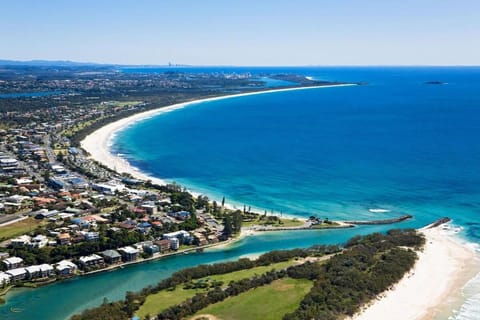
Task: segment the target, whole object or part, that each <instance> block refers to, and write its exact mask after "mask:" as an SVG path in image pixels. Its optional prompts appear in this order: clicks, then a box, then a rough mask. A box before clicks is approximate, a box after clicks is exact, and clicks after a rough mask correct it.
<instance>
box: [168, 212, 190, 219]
mask: <svg viewBox="0 0 480 320" xmlns="http://www.w3.org/2000/svg"><path fill="white" fill-rule="evenodd" d="M168 215H169V216H170V217H174V218H175V219H178V220H187V219H188V218H190V215H191V214H190V212H188V211H178V212H169V213H168Z"/></svg>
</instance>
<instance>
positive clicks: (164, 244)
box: [155, 239, 170, 252]
mask: <svg viewBox="0 0 480 320" xmlns="http://www.w3.org/2000/svg"><path fill="white" fill-rule="evenodd" d="M155 244H156V245H157V246H158V248H159V249H160V252H166V251H168V250H170V240H168V239H162V240H157V241H155Z"/></svg>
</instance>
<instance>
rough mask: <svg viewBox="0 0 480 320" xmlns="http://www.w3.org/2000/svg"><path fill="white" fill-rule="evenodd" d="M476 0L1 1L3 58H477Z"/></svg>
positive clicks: (223, 61) (225, 61) (267, 61)
mask: <svg viewBox="0 0 480 320" xmlns="http://www.w3.org/2000/svg"><path fill="white" fill-rule="evenodd" d="M479 39H480V1H478V0H456V1H455V0H435V1H433V0H402V1H388V0H383V1H380V0H378V1H377V0H363V1H362V0H327V1H325V0H316V1H309V0H296V1H292V0H289V1H283V0H275V1H271V0H262V1H261V0H256V1H250V0H243V1H224V0H223V1H213V0H183V1H180V0H158V1H155V0H131V1H127V0H116V1H113V0H95V1H91V0H62V1H60V0H44V1H40V0H30V1H27V0H2V1H1V3H0V43H1V45H0V59H15V60H30V59H48V60H53V59H55V60H57V59H59V60H75V61H91V62H106V63H121V64H167V63H168V62H172V63H178V64H193V65H480V41H479Z"/></svg>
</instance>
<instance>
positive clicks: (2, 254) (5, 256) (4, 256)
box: [0, 252, 10, 261]
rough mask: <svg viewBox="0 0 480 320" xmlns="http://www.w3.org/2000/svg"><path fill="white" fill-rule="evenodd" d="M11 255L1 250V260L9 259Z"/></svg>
mask: <svg viewBox="0 0 480 320" xmlns="http://www.w3.org/2000/svg"><path fill="white" fill-rule="evenodd" d="M9 256H10V255H9V254H8V252H0V261H2V260H5V259H7V258H8V257H9Z"/></svg>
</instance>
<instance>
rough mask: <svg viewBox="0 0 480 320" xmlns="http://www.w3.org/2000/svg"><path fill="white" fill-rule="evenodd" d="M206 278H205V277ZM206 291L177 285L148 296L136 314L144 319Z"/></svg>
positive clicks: (250, 272) (236, 276)
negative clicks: (174, 287) (171, 289)
mask: <svg viewBox="0 0 480 320" xmlns="http://www.w3.org/2000/svg"><path fill="white" fill-rule="evenodd" d="M295 263H296V261H295V260H292V261H286V262H279V263H274V264H271V265H269V266H264V267H256V268H252V269H247V270H240V271H235V272H232V273H227V274H221V275H215V276H211V277H209V279H210V280H216V281H223V282H224V284H225V285H227V284H228V283H229V282H230V281H236V280H241V279H245V278H251V277H253V276H254V275H255V274H263V273H265V272H267V271H270V270H272V269H276V270H280V269H284V268H287V267H289V266H291V265H294V264H295ZM204 280H205V279H204ZM201 291H204V289H189V290H184V289H183V286H179V287H177V288H176V289H175V290H173V291H166V290H164V291H160V292H158V293H156V294H152V295H150V296H148V297H147V299H146V300H145V303H144V304H143V305H142V306H141V307H140V309H139V310H138V311H137V312H136V315H137V316H139V317H140V319H143V318H144V317H145V316H146V315H147V314H150V315H155V314H158V313H160V312H161V311H163V310H165V309H166V308H168V307H170V306H172V305H175V304H178V303H181V302H182V301H184V300H186V299H188V298H191V297H193V296H194V295H195V294H196V293H198V292H201Z"/></svg>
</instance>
